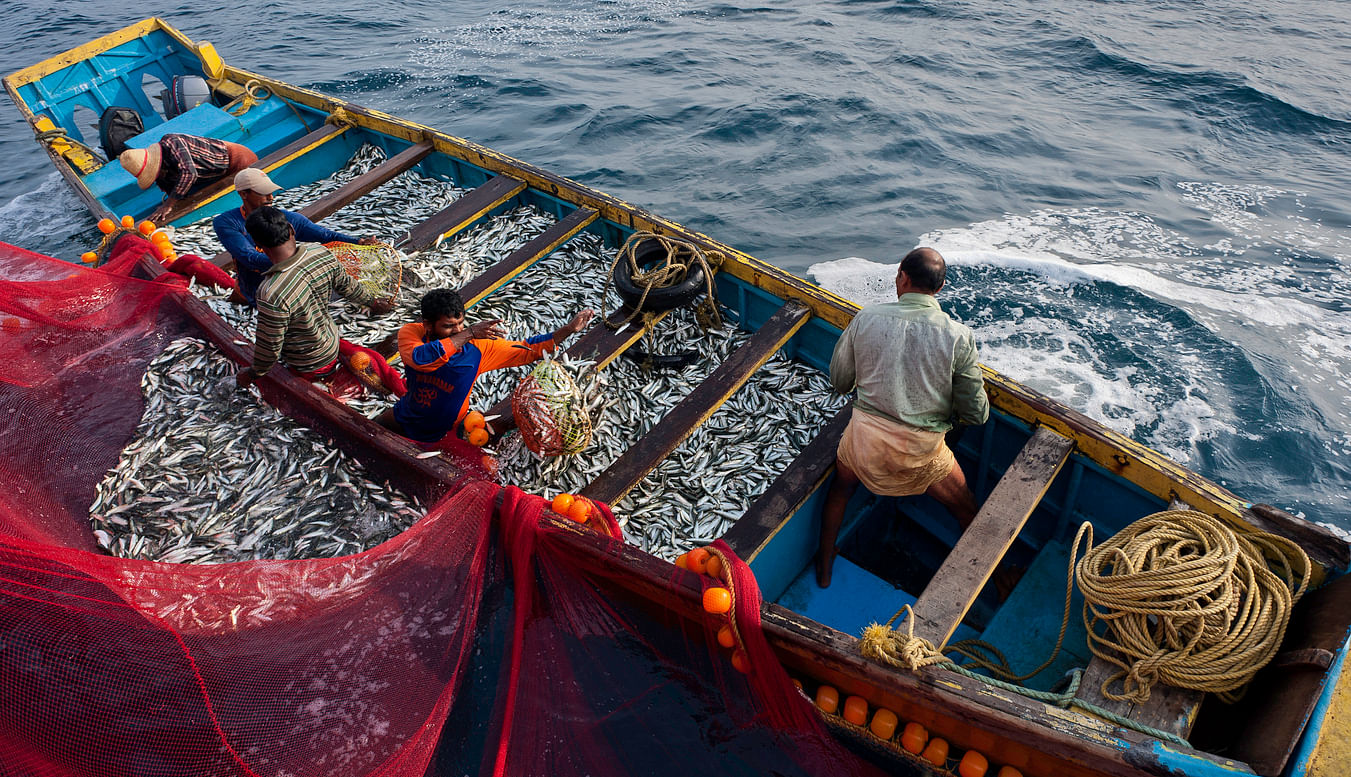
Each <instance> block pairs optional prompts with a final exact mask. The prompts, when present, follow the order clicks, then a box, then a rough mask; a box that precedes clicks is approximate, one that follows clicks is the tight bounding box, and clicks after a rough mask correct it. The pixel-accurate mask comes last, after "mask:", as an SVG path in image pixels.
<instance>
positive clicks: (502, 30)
mask: <svg viewBox="0 0 1351 777" xmlns="http://www.w3.org/2000/svg"><path fill="white" fill-rule="evenodd" d="M687 5H688V3H687V2H684V0H642V1H641V2H640V1H639V0H613V1H612V2H608V3H603V4H599V5H597V4H573V3H560V4H557V5H554V6H550V7H540V8H530V9H523V8H502V9H500V10H498V11H496V12H494V13H492V14H491V15H490V16H488V17H487V18H484V19H482V20H479V21H475V22H470V23H467V24H464V25H461V26H458V27H448V28H437V29H432V30H427V31H425V32H424V33H422V35H421V36H419V37H418V38H417V39H415V42H416V43H417V44H418V48H417V49H416V50H414V51H413V52H412V53H411V54H410V55H409V59H410V60H411V61H412V62H413V63H414V64H417V65H419V66H420V67H422V68H426V69H429V70H430V71H431V72H430V73H428V75H433V76H439V75H445V74H446V73H453V72H458V71H459V65H460V64H461V63H463V62H466V61H473V60H480V59H492V58H496V57H503V56H505V57H511V58H512V59H513V60H515V59H517V58H519V57H520V56H521V55H522V54H528V55H531V56H538V55H541V54H544V55H548V56H550V57H558V56H566V57H570V58H577V57H584V58H593V57H595V56H596V53H597V51H599V50H600V49H599V48H598V47H599V46H603V44H604V43H605V42H606V41H607V40H610V39H611V38H614V37H616V36H619V35H622V34H625V33H627V32H631V31H633V30H635V29H640V28H645V27H649V26H652V25H653V24H654V23H656V22H660V21H662V20H664V19H669V18H672V17H674V16H677V15H679V14H681V13H683V12H684V11H685V9H686V6H687Z"/></svg>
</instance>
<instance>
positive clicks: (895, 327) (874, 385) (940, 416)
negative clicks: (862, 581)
mask: <svg viewBox="0 0 1351 777" xmlns="http://www.w3.org/2000/svg"><path fill="white" fill-rule="evenodd" d="M946 277H947V264H946V263H945V262H944V261H943V257H942V256H941V255H940V254H939V253H938V252H937V251H935V250H933V249H932V248H916V249H915V250H914V251H911V252H910V253H909V254H906V256H905V258H904V259H903V260H901V266H900V269H899V270H898V271H897V273H896V296H897V301H896V302H889V303H885V304H881V305H869V306H868V307H866V308H864V309H863V310H861V311H859V313H858V315H856V316H854V320H853V321H851V322H850V323H849V326H848V327H847V328H846V329H845V330H844V333H843V334H841V335H840V339H839V341H838V342H837V343H836V344H835V353H834V355H833V356H832V357H831V360H830V381H831V383H832V385H834V387H835V390H836V391H839V392H840V393H842V394H847V393H849V392H850V391H854V390H857V392H858V394H857V397H856V398H855V400H854V404H853V415H852V416H851V417H850V419H849V426H848V428H846V429H845V432H844V435H843V436H842V437H841V439H840V445H839V449H838V450H837V451H836V460H835V480H834V481H833V482H832V483H831V486H830V490H829V492H827V494H826V504H825V507H824V509H823V511H822V514H821V548H820V551H819V553H818V554H817V560H816V581H817V585H819V586H821V587H822V588H826V587H828V586H829V585H830V577H831V569H832V567H833V565H834V563H835V553H836V548H835V538H836V536H837V535H838V534H839V531H840V524H841V523H842V522H843V520H844V508H845V505H847V504H848V502H849V498H850V497H851V496H852V495H853V493H854V490H855V489H856V488H858V484H859V483H860V482H861V483H863V485H864V486H865V487H867V488H868V490H869V491H872V492H873V493H875V494H879V495H882V496H908V495H911V494H921V493H922V494H928V495H929V496H931V497H933V498H934V499H936V500H938V502H939V503H940V504H942V505H943V506H944V507H946V508H947V509H948V512H950V513H952V515H953V517H955V518H956V519H957V521H958V523H960V524H961V526H962V528H963V529H965V528H966V527H967V526H969V525H970V524H971V521H972V520H973V519H974V518H975V516H976V510H977V506H976V499H975V497H974V495H972V493H971V490H970V489H969V488H968V487H967V485H966V476H965V475H964V474H963V473H962V468H961V467H960V466H959V465H958V464H957V460H956V459H955V458H954V457H953V455H952V451H951V450H949V449H948V447H947V444H946V442H945V441H944V439H943V438H944V435H945V433H946V432H948V431H949V430H950V429H952V421H953V419H954V418H955V419H956V420H957V422H958V423H962V424H970V425H976V424H983V423H985V421H986V419H988V418H989V415H990V405H989V401H988V400H987V398H986V396H985V384H984V379H983V378H982V376H981V371H980V363H979V360H978V357H977V353H976V340H975V337H974V336H973V335H972V334H971V330H970V328H968V327H966V326H964V325H962V324H960V323H958V322H956V321H954V320H952V318H950V317H949V316H948V315H947V314H946V313H944V312H943V310H942V308H940V307H939V306H938V301H937V300H936V299H935V298H934V295H936V294H937V293H938V292H939V290H940V289H942V288H943V283H944V281H945V279H946Z"/></svg>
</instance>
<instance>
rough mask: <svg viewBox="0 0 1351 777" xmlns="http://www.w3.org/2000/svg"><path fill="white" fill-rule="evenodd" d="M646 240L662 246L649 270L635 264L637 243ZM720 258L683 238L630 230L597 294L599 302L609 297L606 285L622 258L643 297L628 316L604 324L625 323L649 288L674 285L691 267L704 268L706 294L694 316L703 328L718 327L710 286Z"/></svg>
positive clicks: (639, 309)
mask: <svg viewBox="0 0 1351 777" xmlns="http://www.w3.org/2000/svg"><path fill="white" fill-rule="evenodd" d="M647 240H655V241H657V242H659V243H661V246H662V247H663V248H665V249H666V258H665V259H664V260H662V261H661V263H659V264H658V265H657V266H655V267H653V268H652V269H650V270H644V269H643V268H641V267H639V266H638V260H637V258H636V253H637V246H638V245H639V244H640V243H642V242H644V241H647ZM723 259H725V257H724V256H723V255H722V254H721V253H720V252H718V251H708V252H705V251H704V250H703V249H701V248H699V246H697V245H695V244H694V243H690V242H688V241H685V240H678V239H676V238H673V237H666V236H664V235H658V234H656V233H654V232H634V233H633V234H632V235H630V236H629V239H628V240H626V241H624V245H623V246H621V247H620V249H619V253H618V254H617V255H616V256H615V260H614V263H613V264H611V265H610V273H609V275H608V277H607V278H606V280H605V290H604V291H603V292H602V293H601V297H600V298H601V301H602V303H603V302H604V300H605V299H606V298H608V297H609V294H610V286H611V284H613V283H614V276H615V268H617V267H619V263H620V262H623V261H627V262H628V263H629V268H630V270H631V271H632V275H633V282H634V283H635V284H637V285H639V286H642V287H643V296H642V297H640V298H639V300H638V304H637V305H635V306H634V308H633V312H632V313H630V314H629V317H628V318H626V319H624V320H623V321H621V322H619V323H618V324H614V323H611V322H609V321H607V322H606V324H607V325H608V326H610V327H611V328H612V329H619V328H621V327H623V326H625V325H627V324H628V323H629V322H631V321H633V320H634V319H635V318H637V317H638V315H639V314H641V313H642V311H643V303H644V302H646V301H647V295H648V294H650V293H652V290H653V289H662V288H666V287H668V286H675V285H677V284H679V283H681V282H683V281H684V280H685V278H686V276H688V275H689V273H690V271H691V270H692V269H694V268H695V267H700V268H702V269H703V271H704V284H705V288H706V292H707V294H706V296H705V297H704V301H703V302H701V303H699V306H698V307H697V308H696V309H695V317H696V319H697V320H698V321H699V324H700V326H702V327H703V328H704V329H705V330H707V329H711V328H714V327H719V326H722V313H721V312H720V311H719V310H718V298H717V294H716V292H715V291H714V287H713V270H714V268H716V267H718V266H719V265H721V264H722V262H723Z"/></svg>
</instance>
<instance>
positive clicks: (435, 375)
mask: <svg viewBox="0 0 1351 777" xmlns="http://www.w3.org/2000/svg"><path fill="white" fill-rule="evenodd" d="M593 315H595V314H594V312H593V311H591V310H590V309H586V310H582V311H580V312H579V313H577V314H576V315H575V316H573V317H572V320H571V321H569V322H568V323H566V324H564V325H563V326H561V327H559V328H558V329H557V330H555V331H554V332H552V333H549V334H541V335H535V336H534V337H531V338H528V339H526V340H521V341H516V340H504V339H502V336H503V332H502V322H501V321H500V320H498V319H491V320H488V321H479V322H477V323H475V324H472V325H470V326H465V323H464V302H463V301H462V300H461V299H460V295H459V293H458V292H456V291H454V290H453V289H433V290H432V291H429V292H427V294H426V296H424V297H423V298H422V320H421V321H417V322H414V323H411V324H404V325H403V328H401V329H400V330H399V356H400V357H401V358H402V359H403V363H404V372H405V378H406V380H407V385H408V393H407V394H405V395H404V396H403V397H402V398H401V399H400V400H399V401H398V402H396V403H394V406H393V407H391V408H389V409H388V410H386V411H385V412H383V413H381V414H380V416H379V418H377V419H376V420H377V421H378V422H379V423H380V424H382V425H383V426H385V427H386V428H388V429H391V430H393V431H396V432H398V433H399V434H402V435H403V436H405V437H407V438H409V439H410V440H414V441H416V442H420V443H436V442H439V441H440V440H441V438H443V437H445V436H446V434H447V433H449V432H451V431H453V430H454V429H455V427H456V426H458V425H459V423H460V422H461V421H462V420H463V419H464V416H465V413H466V412H468V410H469V394H470V392H471V391H472V390H473V388H474V382H475V381H477V380H478V376H479V375H482V374H483V373H485V372H488V371H489V370H500V369H502V368H504V367H519V366H522V365H525V364H530V363H532V362H535V361H538V360H539V359H540V358H541V357H542V356H544V354H545V353H546V352H549V351H553V350H554V349H555V348H556V347H557V346H558V344H559V343H561V342H562V341H563V340H565V339H567V338H568V337H569V336H571V335H573V334H575V333H577V332H580V331H581V330H582V329H583V328H585V327H586V325H587V324H588V323H590V321H591V318H592V316H593Z"/></svg>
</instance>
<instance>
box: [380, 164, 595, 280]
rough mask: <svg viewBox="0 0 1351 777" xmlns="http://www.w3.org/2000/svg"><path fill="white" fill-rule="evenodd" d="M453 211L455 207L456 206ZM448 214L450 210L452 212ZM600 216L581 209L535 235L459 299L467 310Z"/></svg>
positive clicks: (483, 210)
mask: <svg viewBox="0 0 1351 777" xmlns="http://www.w3.org/2000/svg"><path fill="white" fill-rule="evenodd" d="M505 177H506V176H498V177H497V178H494V179H493V181H497V180H498V179H501V178H505ZM508 180H514V179H508ZM493 181H490V182H489V183H488V184H485V185H483V186H481V187H479V188H478V189H475V190H474V192H471V193H470V194H466V195H465V196H464V197H461V198H460V200H456V202H455V204H456V205H458V204H459V203H460V201H461V200H464V199H467V198H468V197H470V196H471V195H472V194H474V193H477V192H478V191H480V190H481V189H486V188H487V187H488V186H490V185H492V183H493ZM517 183H520V186H521V188H524V187H525V184H524V183H521V182H519V181H517ZM517 191H520V189H519V188H518V189H514V190H512V193H511V194H508V195H506V196H507V197H510V196H512V194H515V193H516V192H517ZM503 199H505V197H503ZM451 207H454V205H452V206H451ZM490 208H491V206H488V207H483V208H481V209H480V210H479V215H481V214H482V213H484V212H487V210H489V209H490ZM447 210H449V208H448V209H447ZM444 212H445V211H442V213H444ZM437 215H440V214H437ZM599 215H600V213H599V212H598V211H596V210H594V209H592V208H578V209H577V210H574V211H573V212H571V213H569V214H568V215H567V217H566V218H564V219H563V220H561V221H558V222H556V223H555V224H554V225H553V226H551V227H549V228H548V229H546V230H544V231H543V232H541V233H540V234H539V235H536V236H535V237H534V238H532V239H531V240H530V242H528V243H526V244H525V245H523V246H521V247H520V248H518V249H516V250H515V251H512V252H511V253H510V254H508V255H507V257H506V258H504V259H503V260H502V261H500V262H498V263H497V264H495V265H493V266H492V267H489V268H488V269H487V270H485V271H484V272H482V273H480V274H479V275H478V276H477V277H475V278H473V279H472V280H470V281H469V282H468V283H466V284H465V285H464V286H462V287H461V288H460V297H461V298H462V299H463V300H464V304H465V305H466V306H468V305H473V304H474V303H475V302H478V301H480V300H482V299H483V298H484V297H486V296H488V295H489V294H491V293H493V292H494V291H496V290H497V289H499V288H500V287H501V286H502V285H503V284H505V283H507V282H508V281H510V280H511V279H512V278H515V277H516V276H517V275H520V274H521V273H522V272H524V271H525V270H526V269H527V268H528V267H530V265H532V264H534V263H535V262H538V261H539V260H540V259H542V258H544V257H546V256H548V255H549V254H551V253H553V251H554V249H556V248H558V247H559V246H560V245H563V243H566V242H567V241H568V240H571V239H572V238H573V236H575V235H576V234H577V233H578V232H581V231H582V230H583V229H584V228H585V227H586V225H587V224H590V223H591V222H593V221H595V220H596V217H598V216H599ZM433 218H435V217H433ZM474 218H477V215H476V216H474ZM472 222H473V219H470V220H469V221H466V222H464V223H465V224H467V223H472ZM461 228H462V227H461ZM425 237H426V235H425V234H424V235H423V236H422V238H420V239H425ZM433 240H435V238H433ZM405 250H408V249H405ZM419 250H420V249H419Z"/></svg>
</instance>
